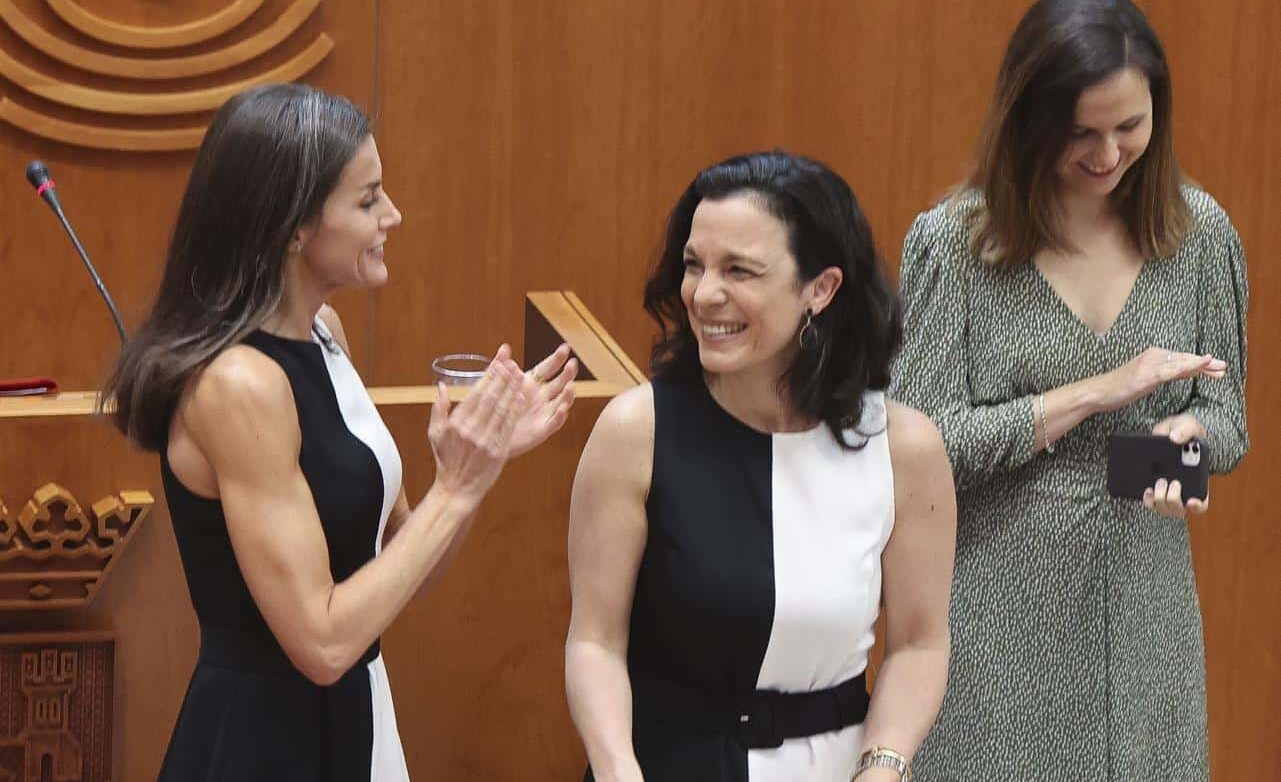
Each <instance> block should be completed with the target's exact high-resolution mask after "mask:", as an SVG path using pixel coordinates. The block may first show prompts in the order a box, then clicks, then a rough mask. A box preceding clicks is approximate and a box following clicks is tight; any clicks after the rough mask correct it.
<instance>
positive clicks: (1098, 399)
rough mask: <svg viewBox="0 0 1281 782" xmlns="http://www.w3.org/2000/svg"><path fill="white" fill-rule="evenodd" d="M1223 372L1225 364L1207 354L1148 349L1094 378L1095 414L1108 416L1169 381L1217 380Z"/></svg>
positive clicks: (1225, 368) (1226, 366)
mask: <svg viewBox="0 0 1281 782" xmlns="http://www.w3.org/2000/svg"><path fill="white" fill-rule="evenodd" d="M1227 369H1228V365H1227V362H1226V361H1223V360H1222V359H1217V358H1215V357H1214V356H1211V355H1208V354H1207V355H1204V356H1198V355H1196V354H1194V353H1180V352H1178V351H1174V350H1166V349H1165V348H1158V347H1151V348H1148V349H1147V350H1145V351H1143V352H1142V353H1140V354H1139V355H1137V356H1135V357H1134V358H1132V359H1130V360H1129V361H1127V362H1125V363H1124V364H1122V365H1121V366H1119V367H1117V368H1116V369H1114V370H1112V371H1111V372H1106V373H1104V374H1102V375H1098V376H1096V377H1095V378H1094V382H1095V386H1096V388H1095V406H1096V407H1097V408H1098V411H1099V412H1112V411H1113V410H1119V409H1121V408H1122V407H1125V406H1126V405H1128V404H1131V403H1132V402H1136V401H1138V400H1140V399H1142V398H1144V397H1145V396H1147V395H1148V394H1151V393H1152V392H1153V391H1155V390H1156V389H1157V388H1159V387H1160V386H1163V385H1165V384H1166V383H1169V382H1171V381H1174V380H1183V379H1185V378H1191V377H1210V378H1220V377H1223V376H1224V375H1225V374H1226V373H1227Z"/></svg>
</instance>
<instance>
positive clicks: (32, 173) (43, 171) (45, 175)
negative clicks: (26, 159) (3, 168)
mask: <svg viewBox="0 0 1281 782" xmlns="http://www.w3.org/2000/svg"><path fill="white" fill-rule="evenodd" d="M50 179H52V175H50V173H49V167H48V166H46V165H45V164H44V161H43V160H33V161H31V162H30V163H28V164H27V181H28V182H30V183H31V186H32V187H34V188H37V189H38V188H40V187H41V186H43V185H44V184H45V183H46V182H48V181H49V180H50Z"/></svg>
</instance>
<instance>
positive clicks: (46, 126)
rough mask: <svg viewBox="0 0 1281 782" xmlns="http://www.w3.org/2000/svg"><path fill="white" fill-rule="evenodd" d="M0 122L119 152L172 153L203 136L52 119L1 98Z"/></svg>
mask: <svg viewBox="0 0 1281 782" xmlns="http://www.w3.org/2000/svg"><path fill="white" fill-rule="evenodd" d="M0 120H4V121H5V122H8V123H9V124H10V125H13V126H14V127H16V128H18V129H19V130H23V131H26V132H27V133H30V134H32V135H35V136H40V137H41V138H47V139H51V140H53V141H61V142H62V143H64V144H74V145H76V146H78V147H90V148H93V149H113V150H119V151H122V152H173V151H176V150H182V149H195V148H196V147H198V146H200V141H201V139H203V138H204V137H205V128H178V129H175V130H122V129H118V128H100V127H95V126H93V125H81V124H79V123H76V122H67V121H66V120H60V119H55V118H53V117H49V116H46V115H44V114H41V113H39V112H37V111H32V110H31V109H28V108H27V107H25V106H21V105H19V104H17V103H14V102H13V101H12V100H9V99H8V98H0Z"/></svg>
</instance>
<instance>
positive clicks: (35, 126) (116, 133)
mask: <svg viewBox="0 0 1281 782" xmlns="http://www.w3.org/2000/svg"><path fill="white" fill-rule="evenodd" d="M0 119H2V120H4V121H5V122H8V123H9V124H11V125H16V126H17V127H20V128H22V129H23V130H25V131H27V132H28V133H34V134H35V135H37V136H43V137H44V138H49V139H53V140H54V141H61V142H64V143H66V144H75V145H77V146H81V147H92V148H94V149H119V150H124V151H128V152H166V151H173V150H178V149H195V148H196V147H198V146H200V141H201V139H203V138H204V137H205V129H204V128H203V127H199V128H177V129H174V130H121V129H119V128H100V127H94V126H93V125H81V124H79V123H77V122H67V121H66V120H61V119H55V118H53V117H49V116H46V115H44V114H41V113H40V112H38V111H32V110H31V109H28V108H27V107H25V106H20V105H18V104H17V103H14V102H13V101H11V100H9V99H8V98H0ZM0 782H4V780H3V779H0Z"/></svg>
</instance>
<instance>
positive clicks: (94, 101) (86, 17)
mask: <svg viewBox="0 0 1281 782" xmlns="http://www.w3.org/2000/svg"><path fill="white" fill-rule="evenodd" d="M47 2H48V4H49V6H50V7H51V8H52V9H53V10H54V11H55V12H56V13H57V14H58V15H59V16H60V17H62V18H63V19H64V20H65V21H66V22H67V23H68V24H70V25H72V26H73V27H75V28H76V29H78V30H80V31H81V32H83V33H85V34H86V35H90V36H92V37H94V38H97V39H99V40H102V41H107V42H109V43H113V44H116V45H122V46H131V47H135V48H142V49H157V48H170V47H178V46H187V45H190V44H193V43H200V42H202V41H206V40H210V39H212V38H215V37H217V36H218V35H221V34H222V33H224V32H227V31H228V30H231V29H232V28H233V27H235V26H236V25H237V24H239V23H240V22H242V21H244V20H245V19H247V18H248V17H249V16H250V15H252V14H253V13H254V12H255V11H257V10H258V9H259V8H260V7H261V6H262V4H263V0H234V1H233V2H232V3H231V4H230V5H228V6H226V7H224V8H223V9H222V10H221V11H218V12H217V13H215V14H212V15H210V16H207V17H205V18H203V19H199V20H196V21H194V22H189V23H186V24H182V25H177V26H172V27H157V28H147V27H135V26H130V25H123V24H119V23H116V22H112V21H109V20H106V19H102V18H101V17H98V16H95V15H93V14H91V13H90V12H88V11H86V10H84V9H83V8H82V7H81V6H80V5H79V4H78V3H77V2H75V1H74V0H47ZM319 5H320V0H293V2H291V3H290V4H289V5H288V6H286V7H285V8H284V9H283V10H282V11H281V12H280V14H279V15H278V16H277V17H276V18H275V20H274V21H272V22H271V24H269V25H267V26H266V27H264V28H263V29H261V30H259V31H257V32H255V33H253V34H252V35H249V36H247V37H245V38H244V39H242V40H240V41H236V42H234V43H228V44H227V45H225V46H222V47H220V48H218V49H216V50H214V51H207V52H198V53H195V54H188V55H185V56H172V57H164V58H146V57H142V58H138V57H123V56H117V55H111V54H105V53H103V52H97V51H93V50H91V49H86V48H84V47H83V46H79V45H77V44H75V43H73V42H70V41H65V40H63V39H61V38H58V37H57V36H55V35H53V34H52V33H51V32H49V31H48V30H45V29H44V28H42V27H41V26H40V25H38V24H36V23H35V22H34V21H32V20H31V19H30V18H29V17H28V16H27V15H25V14H24V13H23V12H22V11H21V9H20V8H19V6H18V5H17V4H16V3H14V2H13V0H0V20H3V21H4V22H5V23H6V24H7V25H8V26H9V27H10V28H12V29H13V30H14V32H16V33H17V34H18V37H19V38H21V39H22V40H23V41H25V42H26V43H28V44H30V45H31V46H32V47H33V48H35V49H36V50H38V51H39V52H41V53H42V54H44V55H46V56H48V57H52V58H53V59H56V60H60V61H62V62H64V63H67V64H69V65H72V66H75V67H77V68H80V69H82V70H85V71H90V72H93V73H99V74H106V75H109V76H115V77H123V78H132V79H145V80H149V81H155V80H165V79H181V78H186V77H190V76H200V75H207V74H210V73H216V72H218V71H221V70H225V69H227V68H232V67H234V66H237V65H242V64H244V63H247V62H249V61H250V60H253V59H254V58H256V57H258V56H260V55H262V54H265V53H266V52H268V51H270V50H272V49H273V48H274V47H276V46H278V45H279V44H281V43H283V42H284V41H285V40H286V39H288V38H289V37H290V36H292V35H293V34H294V33H296V32H297V31H298V29H299V27H301V26H302V24H303V22H305V21H306V20H307V19H308V17H310V16H311V15H312V14H313V12H315V10H316V8H317V7H318V6H319ZM333 48H334V42H333V39H331V38H330V37H329V36H328V35H325V34H324V33H321V34H318V35H317V36H316V37H315V39H313V40H312V41H311V43H309V44H308V45H307V46H306V47H305V48H304V49H303V50H302V51H300V52H298V53H296V54H294V55H293V56H292V57H290V58H289V59H288V60H287V61H285V62H283V63H280V64H278V65H276V66H275V67H272V68H270V69H266V70H263V71H262V72H260V73H257V74H254V75H252V76H248V77H244V78H241V79H239V80H237V81H235V82H232V83H229V84H222V85H218V86H214V87H204V88H201V89H190V90H173V91H169V92H122V91H116V90H105V89H97V88H93V87H85V86H81V85H80V84H76V83H75V82H74V81H68V80H65V79H63V78H55V77H53V76H50V75H48V74H46V73H42V72H41V71H39V70H36V69H35V68H32V67H31V66H30V65H27V64H26V63H24V62H23V61H21V60H20V59H19V58H18V57H16V56H15V53H11V52H7V51H4V50H0V77H3V78H4V79H6V80H7V81H9V82H12V83H13V84H15V85H17V86H18V87H21V88H22V89H24V90H26V91H27V92H30V93H32V94H33V95H37V96H39V97H41V98H44V99H45V100H49V101H53V102H55V103H61V104H63V105H66V106H71V107H74V108H77V109H82V110H86V111H93V112H101V113H104V114H116V115H145V116H158V115H181V114H195V113H200V112H209V111H213V110H215V109H217V108H218V107H219V106H221V105H222V104H223V103H224V102H226V100H227V99H228V98H230V97H231V96H233V95H235V94H236V93H238V92H242V91H244V90H246V89H249V88H251V87H255V86H258V85H260V84H268V83H273V82H291V81H297V80H298V79H301V78H302V77H303V76H305V75H306V74H307V73H309V72H311V70H312V69H313V68H315V67H316V66H317V65H319V64H320V62H321V61H322V60H324V59H325V57H327V56H328V55H329V52H330V51H332V50H333ZM0 120H3V121H5V122H7V123H9V124H10V125H13V126H15V127H17V128H19V129H21V130H24V131H26V132H28V133H31V134H33V135H36V136H40V137H42V138H47V139H52V140H54V141H61V142H63V143H67V144H74V145H76V146H82V147H91V148H96V149H114V150H123V151H129V152H157V151H173V150H182V149H195V148H196V147H198V146H200V141H201V139H203V138H204V131H205V128H204V127H203V126H201V127H176V128H164V129H126V128H111V127H101V126H98V125H95V124H91V123H84V122H79V121H72V120H66V119H60V118H57V117H52V116H49V115H48V114H45V113H43V112H40V111H38V110H35V109H32V108H29V107H28V106H24V105H22V103H20V102H15V101H14V100H13V99H12V98H8V97H3V96H0ZM0 782H3V779H0Z"/></svg>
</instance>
